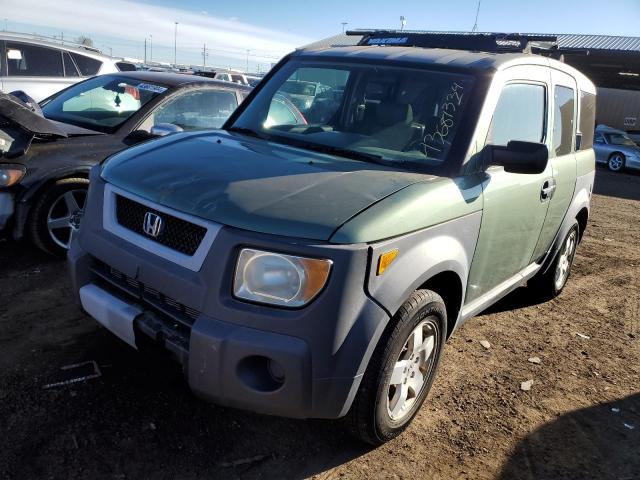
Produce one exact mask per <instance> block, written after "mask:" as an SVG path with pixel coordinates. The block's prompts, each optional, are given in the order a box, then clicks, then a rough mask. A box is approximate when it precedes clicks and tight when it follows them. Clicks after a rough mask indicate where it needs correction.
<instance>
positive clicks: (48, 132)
mask: <svg viewBox="0 0 640 480" xmlns="http://www.w3.org/2000/svg"><path fill="white" fill-rule="evenodd" d="M80 135H102V134H101V133H100V132H95V131H93V130H87V129H86V128H81V127H76V126H74V125H69V124H66V123H62V122H57V121H54V120H49V119H47V118H45V117H43V116H42V114H41V113H38V112H36V111H34V110H33V109H32V108H30V107H29V106H28V105H27V104H25V103H24V102H22V101H21V100H20V99H19V98H17V97H15V96H13V95H7V94H5V93H2V92H0V157H2V156H4V157H5V158H7V159H12V158H16V157H21V156H23V155H25V154H26V153H27V151H28V150H29V147H30V146H31V143H32V141H33V139H34V137H39V138H41V139H44V140H45V141H51V140H58V139H61V138H67V137H70V136H80Z"/></svg>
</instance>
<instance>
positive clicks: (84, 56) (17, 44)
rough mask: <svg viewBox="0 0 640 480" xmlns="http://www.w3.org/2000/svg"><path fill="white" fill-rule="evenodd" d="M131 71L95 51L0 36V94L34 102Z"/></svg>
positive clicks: (119, 61) (38, 39) (31, 38)
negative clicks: (85, 82) (104, 76)
mask: <svg viewBox="0 0 640 480" xmlns="http://www.w3.org/2000/svg"><path fill="white" fill-rule="evenodd" d="M132 70H135V66H134V65H133V64H131V63H128V62H125V61H123V60H122V59H117V58H111V57H108V56H106V55H103V54H101V53H100V51H99V50H97V49H95V48H91V47H86V46H82V45H75V44H71V43H67V42H65V43H60V42H55V41H54V40H52V39H43V38H41V37H37V36H34V35H26V34H19V33H7V32H0V91H3V92H5V93H11V92H13V91H15V90H22V91H23V92H25V93H26V94H27V95H29V96H30V97H31V98H33V99H34V100H35V101H36V102H39V101H41V100H44V99H45V98H47V97H49V96H51V95H53V94H54V93H56V92H58V91H60V90H62V89H63V88H66V87H68V86H69V85H73V84H74V83H77V82H79V81H81V80H83V79H86V78H88V77H93V76H95V75H101V74H105V73H113V72H119V71H132Z"/></svg>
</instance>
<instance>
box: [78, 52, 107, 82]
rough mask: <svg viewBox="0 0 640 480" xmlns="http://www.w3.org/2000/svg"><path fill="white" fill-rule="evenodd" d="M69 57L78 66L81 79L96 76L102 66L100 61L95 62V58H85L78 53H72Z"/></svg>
mask: <svg viewBox="0 0 640 480" xmlns="http://www.w3.org/2000/svg"><path fill="white" fill-rule="evenodd" d="M71 56H72V57H73V59H74V60H75V62H76V65H78V68H79V69H80V75H82V76H83V77H90V76H92V75H96V74H97V73H98V70H100V67H101V66H102V62H101V61H100V60H96V59H95V58H91V57H85V56H84V55H80V54H79V53H72V54H71Z"/></svg>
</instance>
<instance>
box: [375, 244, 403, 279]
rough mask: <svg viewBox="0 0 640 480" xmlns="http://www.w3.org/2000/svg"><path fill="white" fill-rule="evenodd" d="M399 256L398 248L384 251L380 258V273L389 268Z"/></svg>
mask: <svg viewBox="0 0 640 480" xmlns="http://www.w3.org/2000/svg"><path fill="white" fill-rule="evenodd" d="M397 256H398V249H397V248H394V249H393V250H389V251H388V252H385V253H383V254H382V255H380V258H378V275H382V274H383V273H384V271H385V270H386V269H387V268H389V265H391V262H393V261H394V260H395V259H396V257H397Z"/></svg>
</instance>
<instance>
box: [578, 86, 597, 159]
mask: <svg viewBox="0 0 640 480" xmlns="http://www.w3.org/2000/svg"><path fill="white" fill-rule="evenodd" d="M578 127H579V128H580V133H581V134H582V141H581V142H580V150H588V149H589V148H591V147H593V135H594V131H595V128H596V96H595V95H594V94H593V93H587V92H582V91H581V92H580V123H579V125H578Z"/></svg>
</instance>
